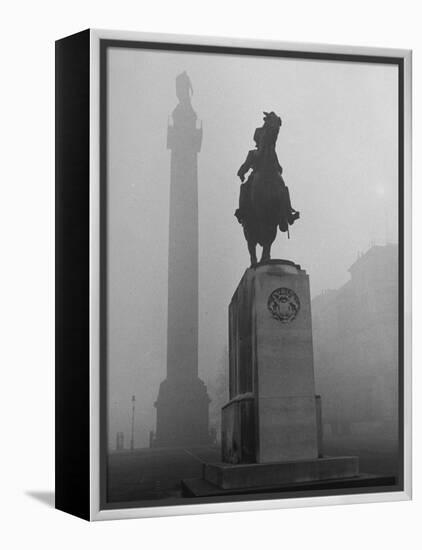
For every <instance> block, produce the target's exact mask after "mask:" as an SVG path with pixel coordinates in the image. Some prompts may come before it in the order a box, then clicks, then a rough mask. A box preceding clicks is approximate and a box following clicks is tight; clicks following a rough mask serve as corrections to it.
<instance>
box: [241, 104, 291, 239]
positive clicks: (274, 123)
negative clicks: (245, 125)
mask: <svg viewBox="0 0 422 550" xmlns="http://www.w3.org/2000/svg"><path fill="white" fill-rule="evenodd" d="M264 115H265V116H264V124H263V126H262V127H261V128H256V130H255V133H254V137H253V139H254V141H255V144H256V149H253V150H251V151H249V152H248V155H247V157H246V160H245V162H244V163H243V164H242V166H241V167H240V168H239V171H238V172H237V175H238V176H239V178H240V180H241V181H242V185H241V186H240V196H239V208H238V209H237V210H236V212H235V214H234V215H235V216H236V218H237V219H238V221H239V223H240V224H242V225H244V223H248V220H249V219H250V218H251V216H252V215H253V214H252V205H251V196H250V195H251V192H250V189H251V184H252V181H253V179H254V176H255V174H256V173H257V171H259V170H260V169H264V166H263V164H264V163H265V162H267V161H268V159H264V158H263V149H264V138H265V136H266V132H268V131H269V130H270V131H272V135H273V139H274V149H273V151H272V153H273V158H272V163H271V165H272V166H273V167H274V168H275V172H276V174H277V180H278V181H279V184H280V185H281V187H282V195H283V198H284V200H283V201H282V203H281V208H280V217H279V223H278V227H279V229H280V231H283V232H284V231H288V229H289V225H292V224H293V223H294V222H295V220H297V219H298V218H299V215H300V214H299V212H297V211H296V210H294V209H293V208H292V205H291V203H290V194H289V189H288V187H287V186H286V184H285V183H284V180H283V178H282V176H281V174H282V172H283V168H282V167H281V165H280V163H279V162H278V158H277V153H276V152H275V142H276V140H277V136H278V131H279V129H280V126H281V118H280V117H278V116H277V115H276V114H275V113H274V112H271V113H266V112H264ZM267 137H268V136H267ZM249 170H252V172H251V174H250V175H249V177H248V179H247V181H246V182H245V183H243V182H244V180H245V176H246V174H247V173H248V172H249Z"/></svg>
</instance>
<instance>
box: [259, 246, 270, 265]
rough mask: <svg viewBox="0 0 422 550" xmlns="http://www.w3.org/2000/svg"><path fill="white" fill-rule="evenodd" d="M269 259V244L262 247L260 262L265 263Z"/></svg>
mask: <svg viewBox="0 0 422 550" xmlns="http://www.w3.org/2000/svg"><path fill="white" fill-rule="evenodd" d="M270 259H271V244H265V245H264V246H263V247H262V256H261V262H267V261H268V260H270Z"/></svg>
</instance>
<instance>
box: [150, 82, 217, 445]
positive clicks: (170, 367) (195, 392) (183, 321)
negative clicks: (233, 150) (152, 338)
mask: <svg viewBox="0 0 422 550" xmlns="http://www.w3.org/2000/svg"><path fill="white" fill-rule="evenodd" d="M191 93H192V85H191V82H190V79H189V77H188V75H187V74H186V72H184V73H182V74H180V75H179V76H178V77H177V78H176V95H177V98H178V100H179V103H178V104H177V106H176V108H175V109H174V111H173V113H172V118H173V124H169V126H168V134H167V148H168V149H169V150H170V151H171V164H170V226H169V264H168V326H167V378H166V379H165V380H164V381H163V382H162V383H161V385H160V389H159V394H158V397H157V401H156V403H155V406H156V409H157V428H156V433H155V436H154V437H153V438H152V439H151V444H152V445H153V446H155V447H175V446H177V447H178V446H190V445H201V444H205V443H208V442H209V432H208V406H209V397H208V394H207V390H206V387H205V384H204V383H203V382H202V380H200V378H199V377H198V153H199V151H200V149H201V143H202V128H198V127H197V116H196V113H195V111H194V110H193V107H192V104H191Z"/></svg>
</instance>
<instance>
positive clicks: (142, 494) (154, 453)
mask: <svg viewBox="0 0 422 550" xmlns="http://www.w3.org/2000/svg"><path fill="white" fill-rule="evenodd" d="M324 454H325V455H330V456H336V455H337V456H339V455H357V456H359V458H360V471H361V472H363V473H366V474H375V475H396V473H397V451H396V448H395V447H394V445H392V444H391V443H388V442H387V443H386V442H382V441H375V440H374V439H370V440H368V439H367V438H365V439H364V438H362V437H356V436H348V437H347V438H326V439H325V442H324ZM219 461H220V450H219V449H218V448H217V447H200V448H198V447H196V448H191V449H137V450H136V451H134V452H129V451H125V452H114V453H111V454H110V455H109V461H108V480H109V483H108V500H109V502H124V501H126V502H127V501H135V500H156V499H164V498H171V497H180V496H182V493H181V490H182V488H181V480H182V479H189V478H196V477H197V478H200V477H202V463H203V462H219Z"/></svg>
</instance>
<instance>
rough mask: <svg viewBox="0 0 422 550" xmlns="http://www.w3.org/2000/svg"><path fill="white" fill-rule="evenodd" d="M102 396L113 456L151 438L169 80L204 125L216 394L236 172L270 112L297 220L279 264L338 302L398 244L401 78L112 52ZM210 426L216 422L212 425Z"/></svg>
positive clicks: (203, 281)
mask: <svg viewBox="0 0 422 550" xmlns="http://www.w3.org/2000/svg"><path fill="white" fill-rule="evenodd" d="M108 62H109V70H108V75H109V82H108V86H109V104H108V122H109V126H108V129H109V136H108V143H109V145H108V167H107V169H108V197H109V200H108V213H107V214H108V236H109V243H108V261H109V265H108V275H109V288H108V307H109V310H108V318H109V327H108V328H109V332H108V369H109V370H108V391H109V398H108V403H109V434H110V445H111V446H114V443H115V434H116V432H117V431H123V432H124V434H125V445H126V446H127V445H128V443H129V439H130V414H131V401H130V399H131V396H132V395H133V394H134V395H136V419H135V445H136V446H138V447H142V446H147V445H148V433H149V430H152V429H155V408H154V401H155V399H156V397H157V393H158V386H159V383H160V382H161V381H162V380H163V379H164V378H165V373H166V337H167V334H166V333H167V325H166V312H167V268H168V219H169V184H170V151H168V150H167V149H166V139H167V124H168V117H169V116H170V114H171V112H172V110H173V109H174V107H175V105H176V103H177V99H176V95H175V78H176V76H177V75H178V74H179V73H181V72H182V71H185V70H186V71H187V73H188V74H189V76H190V79H191V81H192V84H193V90H194V93H193V97H192V105H193V107H194V109H195V111H196V113H197V115H198V118H199V119H200V120H201V121H202V124H203V143H202V149H201V152H200V153H199V157H198V164H199V181H198V187H199V355H198V365H199V374H200V376H201V378H203V380H204V381H205V382H206V383H207V385H208V389H209V393H210V394H211V396H213V395H221V393H222V392H221V387H220V386H221V379H222V377H221V371H222V369H223V366H224V365H225V364H226V361H225V359H224V355H225V353H226V350H227V346H228V342H227V340H228V338H227V332H228V330H227V308H228V304H229V301H230V299H231V296H232V294H233V291H234V290H235V288H236V286H237V284H238V282H239V280H240V278H241V276H242V273H243V272H244V270H245V269H246V268H247V267H248V262H249V256H248V253H247V248H246V243H245V242H244V237H243V234H242V231H241V226H240V225H239V224H238V223H237V220H236V218H235V217H234V216H233V213H234V210H235V209H236V207H237V201H238V193H239V183H240V182H239V180H238V179H237V178H236V172H237V170H238V168H239V166H240V164H241V163H242V162H243V161H244V160H245V157H246V154H247V152H248V150H249V149H252V148H253V141H252V136H253V133H254V129H255V128H256V127H257V126H260V125H261V124H262V111H264V110H265V111H270V110H273V111H275V112H276V113H277V114H278V115H280V116H281V118H282V120H283V125H282V128H281V131H280V135H279V139H278V143H277V153H278V157H279V160H280V163H281V165H282V166H283V177H284V179H285V182H286V184H287V185H288V187H289V189H290V194H291V198H292V203H293V207H294V208H296V209H297V210H299V211H300V212H301V219H300V220H299V221H298V222H297V223H295V224H294V226H293V227H292V228H291V238H290V240H288V239H287V237H286V236H285V234H281V233H279V235H278V237H277V240H276V242H275V244H274V246H273V251H272V256H273V257H274V258H286V259H290V260H293V261H295V262H296V263H299V264H301V265H302V267H303V268H304V269H306V271H307V272H308V274H309V275H310V282H311V293H312V296H313V297H315V296H317V295H318V294H320V293H321V292H322V291H323V290H326V289H337V288H339V287H341V286H342V285H343V284H344V283H345V282H346V281H347V280H348V278H349V274H348V271H347V270H348V268H349V266H350V265H351V264H352V263H353V262H354V261H355V260H356V258H357V256H358V254H359V253H360V252H364V251H366V250H368V248H370V246H371V244H373V243H385V242H397V214H396V212H397V174H398V162H397V159H398V150H397V138H398V134H397V129H398V108H397V102H398V75H397V67H396V66H388V65H372V64H371V65H367V64H362V63H347V64H346V63H340V62H322V61H305V60H293V59H269V58H262V57H260V58H257V57H243V56H232V55H215V54H192V53H170V52H158V51H146V50H135V49H121V48H118V49H110V50H109V61H108ZM214 417H215V411H214V412H213V414H212V418H214Z"/></svg>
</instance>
